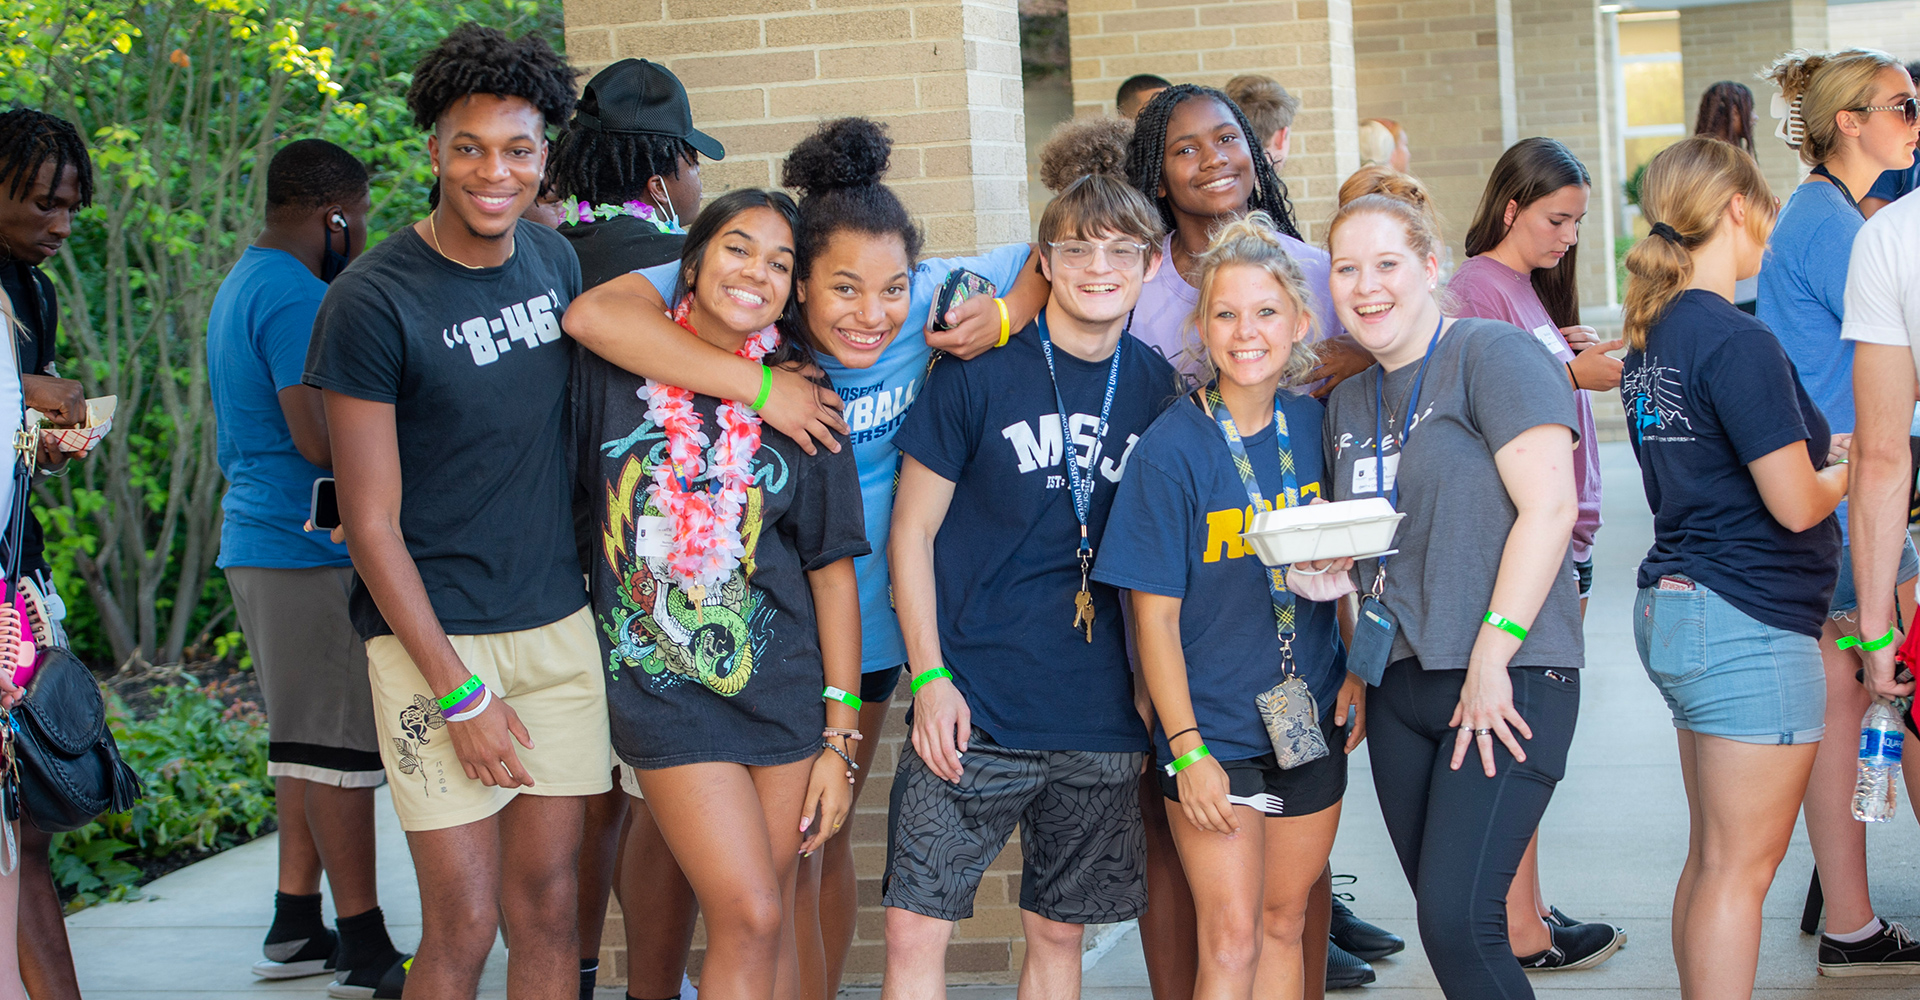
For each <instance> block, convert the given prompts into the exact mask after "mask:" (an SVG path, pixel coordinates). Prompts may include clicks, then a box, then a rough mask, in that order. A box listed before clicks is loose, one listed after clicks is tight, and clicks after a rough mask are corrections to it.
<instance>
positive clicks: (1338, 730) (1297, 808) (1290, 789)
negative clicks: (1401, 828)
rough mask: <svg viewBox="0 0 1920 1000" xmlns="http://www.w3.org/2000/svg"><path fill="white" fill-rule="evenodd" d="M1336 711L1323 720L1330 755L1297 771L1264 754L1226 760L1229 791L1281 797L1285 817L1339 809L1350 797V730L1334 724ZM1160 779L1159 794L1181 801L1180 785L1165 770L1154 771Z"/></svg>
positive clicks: (1325, 716) (1322, 727) (1155, 769)
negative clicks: (1345, 796)
mask: <svg viewBox="0 0 1920 1000" xmlns="http://www.w3.org/2000/svg"><path fill="white" fill-rule="evenodd" d="M1333 713H1334V710H1333V709H1328V710H1327V711H1326V712H1325V713H1324V714H1322V715H1321V716H1320V734H1321V735H1322V736H1324V737H1326V740H1327V755H1326V756H1325V757H1322V758H1320V759H1319V760H1315V761H1309V762H1307V763H1305V764H1302V765H1300V766H1299V767H1295V768H1288V769H1285V770H1283V769H1281V767H1280V765H1279V764H1278V763H1276V762H1275V761H1274V759H1273V754H1270V753H1263V754H1261V755H1260V756H1258V757H1250V758H1248V759H1246V760H1223V761H1221V762H1220V767H1221V769H1222V770H1224V771H1226V772H1227V790H1228V791H1229V792H1230V793H1231V794H1234V795H1258V794H1259V793H1261V792H1269V793H1271V794H1274V795H1278V796H1280V801H1281V803H1282V805H1283V808H1282V810H1281V815H1283V816H1311V815H1313V814H1314V813H1317V812H1320V811H1321V810H1323V809H1328V808H1331V807H1332V806H1335V805H1338V804H1339V802H1340V799H1341V797H1342V796H1344V795H1346V794H1347V729H1348V727H1349V726H1351V725H1352V721H1351V720H1349V721H1348V724H1347V725H1346V726H1336V725H1334V724H1333ZM1154 773H1155V774H1157V775H1159V776H1160V794H1162V795H1164V796H1166V797H1167V801H1169V802H1178V801H1180V781H1179V779H1178V778H1176V777H1173V776H1170V775H1168V774H1167V771H1166V769H1165V768H1163V767H1156V768H1154Z"/></svg>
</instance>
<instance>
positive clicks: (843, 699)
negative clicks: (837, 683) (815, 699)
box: [820, 684, 866, 712]
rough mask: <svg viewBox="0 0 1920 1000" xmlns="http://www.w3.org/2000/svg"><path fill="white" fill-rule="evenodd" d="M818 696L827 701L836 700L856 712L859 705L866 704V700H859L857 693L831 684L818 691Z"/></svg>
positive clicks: (858, 709)
mask: <svg viewBox="0 0 1920 1000" xmlns="http://www.w3.org/2000/svg"><path fill="white" fill-rule="evenodd" d="M820 697H822V698H825V699H827V700H828V701H837V702H839V703H840V704H842V705H845V706H847V707H848V708H851V709H853V710H854V711H856V712H858V711H860V706H862V705H864V704H866V702H864V701H861V700H860V696H859V695H857V694H854V693H853V692H851V691H842V690H840V689H839V688H837V687H834V686H833V685H831V684H829V685H827V689H826V690H825V691H822V692H820Z"/></svg>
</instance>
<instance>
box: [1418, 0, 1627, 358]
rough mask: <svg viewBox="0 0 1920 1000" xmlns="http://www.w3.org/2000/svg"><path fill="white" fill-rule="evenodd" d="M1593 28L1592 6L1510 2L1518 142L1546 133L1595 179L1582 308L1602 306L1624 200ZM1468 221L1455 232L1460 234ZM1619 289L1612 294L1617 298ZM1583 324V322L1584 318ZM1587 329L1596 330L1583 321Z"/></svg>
mask: <svg viewBox="0 0 1920 1000" xmlns="http://www.w3.org/2000/svg"><path fill="white" fill-rule="evenodd" d="M1598 28H1599V25H1598V23H1597V21H1596V19H1595V10H1594V3H1593V0H1513V63H1514V76H1515V93H1516V94H1517V95H1518V99H1517V100H1516V101H1515V104H1514V115H1515V118H1516V119H1517V121H1518V124H1519V137H1520V138H1523V139H1524V138H1526V137H1528V136H1535V135H1544V136H1547V137H1548V138H1552V139H1558V140H1560V141H1561V142H1563V143H1566V144H1567V148H1568V149H1570V150H1572V151H1573V155H1575V156H1577V157H1579V158H1580V162H1581V163H1584V164H1586V166H1587V173H1588V174H1589V175H1591V176H1592V178H1593V197H1592V199H1591V201H1590V202H1589V204H1588V206H1587V221H1586V223H1585V224H1584V225H1583V226H1582V227H1581V231H1580V241H1581V246H1580V279H1579V280H1580V304H1581V305H1582V306H1587V307H1593V306H1605V305H1607V304H1608V302H1609V298H1608V294H1609V292H1608V289H1609V287H1610V282H1611V279H1612V275H1613V273H1614V271H1613V234H1614V233H1616V232H1618V231H1619V228H1618V227H1619V226H1620V224H1621V220H1622V215H1621V213H1622V211H1623V210H1624V207H1625V204H1626V203H1625V200H1624V198H1623V197H1622V195H1621V193H1620V191H1621V189H1620V178H1619V177H1618V176H1617V174H1616V171H1615V170H1614V169H1613V167H1612V163H1613V159H1614V151H1613V149H1612V148H1611V147H1610V145H1609V140H1608V139H1607V130H1606V113H1607V104H1606V95H1605V94H1604V93H1603V91H1602V89H1601V80H1602V78H1603V76H1604V78H1606V79H1611V73H1606V74H1602V73H1601V72H1600V70H1601V67H1600V66H1599V65H1598V62H1597V60H1598V59H1599V58H1600V57H1599V55H1598V54H1597V52H1598V49H1597V41H1598V38H1597V36H1598ZM1470 219H1471V217H1469V218H1467V219H1461V220H1460V221H1459V222H1458V223H1455V225H1454V227H1455V228H1459V229H1460V230H1461V231H1462V233H1463V234H1464V232H1465V226H1466V225H1467V223H1468V221H1470ZM1619 291H1620V290H1615V291H1614V293H1613V294H1614V295H1615V299H1614V300H1613V301H1618V299H1617V296H1618V294H1619ZM1582 318H1583V319H1586V317H1584V316H1583V317H1582ZM1588 324H1589V325H1594V324H1593V321H1592V320H1590V319H1589V320H1588Z"/></svg>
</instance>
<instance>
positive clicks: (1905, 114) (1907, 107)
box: [1847, 97, 1920, 125]
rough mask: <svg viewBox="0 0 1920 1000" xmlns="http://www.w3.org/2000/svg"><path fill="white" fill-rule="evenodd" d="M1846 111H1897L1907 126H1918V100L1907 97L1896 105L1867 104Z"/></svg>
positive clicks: (1919, 105)
mask: <svg viewBox="0 0 1920 1000" xmlns="http://www.w3.org/2000/svg"><path fill="white" fill-rule="evenodd" d="M1847 110H1848V111H1854V112H1861V111H1898V112H1900V117H1901V118H1904V119H1906V122H1907V124H1908V125H1920V98H1913V97H1909V98H1907V99H1906V100H1903V101H1901V102H1900V103H1898V104H1869V105H1866V106H1865V107H1859V108H1848V109H1847Z"/></svg>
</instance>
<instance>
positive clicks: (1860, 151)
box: [1755, 49, 1920, 976]
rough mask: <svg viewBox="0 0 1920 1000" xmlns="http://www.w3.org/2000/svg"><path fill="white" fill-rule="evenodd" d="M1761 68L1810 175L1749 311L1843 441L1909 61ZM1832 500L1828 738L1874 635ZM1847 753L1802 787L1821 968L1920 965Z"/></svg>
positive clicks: (1909, 593) (1792, 203)
mask: <svg viewBox="0 0 1920 1000" xmlns="http://www.w3.org/2000/svg"><path fill="white" fill-rule="evenodd" d="M1769 77H1770V78H1771V79H1772V80H1773V82H1774V84H1775V85H1776V86H1778V87H1779V88H1780V92H1781V95H1782V96H1783V97H1785V99H1786V101H1787V103H1788V107H1789V108H1791V109H1792V111H1791V114H1792V118H1791V119H1789V121H1788V123H1787V129H1786V131H1787V135H1788V145H1789V146H1792V147H1794V148H1795V149H1796V150H1797V151H1798V152H1799V154H1800V160H1801V162H1803V163H1805V164H1807V165H1808V166H1809V167H1812V168H1813V170H1812V173H1811V175H1810V176H1808V177H1807V180H1806V182H1805V183H1803V184H1801V185H1800V186H1799V187H1798V188H1795V189H1794V192H1793V195H1792V197H1790V198H1788V199H1787V203H1786V204H1785V205H1784V206H1782V207H1781V209H1780V221H1779V222H1778V223H1777V224H1776V225H1775V226H1774V230H1773V241H1772V242H1771V243H1770V244H1769V245H1768V247H1767V255H1766V262H1765V265H1764V266H1763V267H1761V269H1760V297H1759V301H1758V303H1757V310H1756V313H1755V314H1756V315H1757V316H1759V318H1760V319H1761V321H1762V322H1764V323H1766V324H1767V326H1768V327H1769V328H1770V329H1772V330H1773V333H1774V336H1776V337H1778V338H1779V339H1780V344H1781V346H1782V347H1785V348H1786V351H1787V357H1789V358H1791V359H1792V360H1793V366H1794V368H1795V370H1797V371H1798V372H1799V374H1800V381H1801V382H1803V383H1805V385H1806V389H1807V394H1808V395H1809V396H1811V397H1813V402H1814V405H1815V406H1818V407H1819V408H1820V412H1821V414H1822V415H1824V416H1825V417H1826V419H1827V421H1828V423H1829V424H1831V426H1832V430H1833V433H1834V434H1835V435H1838V436H1840V437H1842V438H1843V439H1844V438H1846V437H1847V436H1848V435H1850V434H1851V433H1852V431H1853V417H1854V411H1853V344H1852V342H1850V341H1845V340H1842V339H1841V338H1840V327H1841V323H1842V320H1843V319H1844V318H1845V314H1846V306H1845V295H1846V286H1847V264H1848V257H1849V254H1848V252H1849V250H1851V248H1852V247H1853V240H1854V237H1855V236H1856V235H1858V234H1859V232H1860V227H1861V226H1863V225H1865V224H1866V216H1865V214H1864V212H1863V211H1862V208H1861V205H1860V199H1861V198H1863V197H1865V196H1866V194H1867V192H1868V191H1869V190H1870V189H1871V188H1872V187H1873V184H1874V183H1875V181H1877V180H1878V179H1879V177H1880V175H1881V174H1882V173H1883V172H1885V171H1888V170H1904V169H1906V168H1908V167H1911V166H1912V165H1913V160H1914V143H1915V139H1916V137H1920V103H1916V101H1915V97H1914V85H1913V78H1912V77H1910V76H1908V75H1907V71H1906V68H1905V67H1903V66H1901V65H1900V64H1899V63H1898V62H1896V61H1895V60H1894V59H1893V57H1892V56H1889V55H1887V54H1886V53H1884V52H1875V51H1872V50H1869V49H1849V50H1847V51H1844V52H1833V53H1810V52H1791V53H1788V54H1787V55H1785V56H1782V57H1781V58H1780V60H1779V61H1778V62H1775V63H1774V64H1773V67H1772V69H1771V70H1769ZM1840 509H1841V515H1840V531H1841V542H1842V548H1841V551H1840V566H1839V573H1838V575H1837V576H1836V577H1834V578H1832V579H1830V580H1829V581H1826V582H1825V583H1824V584H1823V585H1822V586H1821V587H1820V588H1819V590H1818V591H1816V593H1817V594H1818V595H1820V596H1821V597H1822V598H1823V599H1827V598H1830V600H1829V602H1828V604H1827V622H1826V624H1825V626H1824V627H1823V628H1822V631H1821V635H1820V656H1821V660H1822V662H1823V663H1824V664H1825V667H1826V679H1827V683H1826V688H1827V697H1826V705H1827V712H1826V719H1825V724H1826V727H1827V729H1828V730H1830V731H1831V732H1833V733H1836V734H1838V733H1846V732H1854V731H1857V727H1858V726H1859V724H1860V717H1861V715H1863V714H1864V713H1865V712H1866V710H1867V705H1868V704H1869V703H1870V701H1871V699H1870V698H1869V696H1868V694H1867V691H1866V689H1865V688H1864V687H1862V686H1861V685H1860V683H1859V682H1858V681H1856V680H1854V673H1855V671H1857V670H1859V669H1860V667H1861V661H1860V658H1859V656H1858V655H1857V654H1855V653H1851V652H1848V651H1847V650H1845V649H1842V648H1840V646H1839V642H1840V640H1841V639H1843V638H1847V637H1849V636H1852V637H1854V638H1856V639H1858V640H1860V641H1862V642H1865V641H1870V640H1873V639H1876V638H1878V637H1877V636H1856V635H1855V634H1854V633H1855V630H1856V628H1857V624H1856V619H1857V617H1858V615H1857V614H1856V612H1857V611H1858V608H1859V600H1858V598H1857V597H1856V596H1855V593H1854V588H1853V563H1852V560H1851V559H1850V558H1849V554H1848V551H1847V549H1846V548H1845V541H1846V530H1847V520H1846V513H1845V511H1846V506H1845V505H1844V504H1842V505H1841V508H1840ZM1917 576H1920V560H1917V559H1916V555H1915V552H1914V548H1913V545H1912V544H1911V543H1908V544H1907V545H1906V546H1905V550H1904V552H1903V554H1902V555H1901V557H1900V571H1899V576H1898V581H1899V584H1900V586H1899V593H1900V596H1901V597H1902V598H1903V599H1904V600H1905V601H1906V602H1907V606H1908V607H1912V606H1913V604H1912V602H1913V593H1914V590H1913V583H1912V581H1913V580H1914V579H1915V577H1917ZM1781 596H1782V597H1784V596H1785V595H1781ZM1794 596H1795V597H1799V596H1803V595H1794ZM1855 756H1856V755H1855V753H1854V747H1853V745H1852V744H1851V743H1850V742H1849V741H1847V740H1844V739H1833V740H1826V741H1824V742H1823V743H1822V745H1821V749H1820V753H1819V755H1818V756H1817V757H1815V758H1814V764H1813V778H1812V780H1811V781H1810V782H1809V783H1808V785H1807V796H1806V803H1805V813H1806V819H1807V840H1808V841H1809V842H1811V843H1812V845H1813V857H1814V862H1815V866H1816V867H1817V868H1818V869H1819V871H1820V884H1821V888H1822V890H1823V892H1824V893H1825V896H1826V934H1825V935H1824V936H1823V937H1822V938H1821V939H1820V960H1819V961H1820V965H1819V968H1820V972H1821V974H1822V975H1829V976H1831V975H1855V976H1857V975H1871V974H1879V973H1877V972H1876V969H1881V970H1884V969H1889V968H1900V969H1902V970H1908V969H1920V944H1915V943H1914V942H1913V941H1912V939H1911V938H1908V937H1906V936H1905V930H1904V928H1901V927H1900V926H1899V925H1898V924H1887V923H1885V922H1883V921H1882V920H1881V919H1880V918H1879V917H1878V916H1876V915H1875V914H1874V909H1873V902H1872V900H1871V898H1869V896H1868V892H1867V856H1866V832H1865V828H1863V827H1862V826H1861V825H1860V824H1859V822H1857V821H1856V820H1854V818H1853V814H1852V808H1851V806H1852V798H1853V784H1854V772H1855V769H1856V761H1855Z"/></svg>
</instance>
